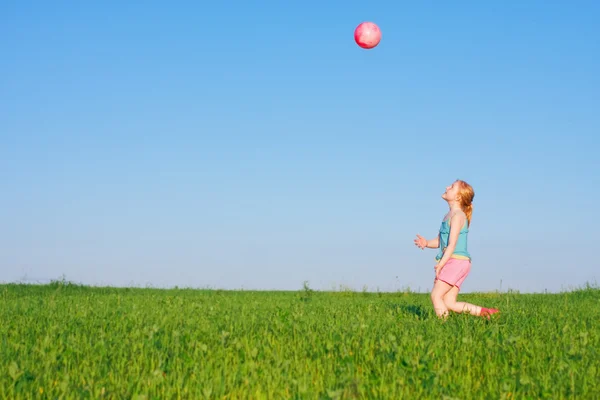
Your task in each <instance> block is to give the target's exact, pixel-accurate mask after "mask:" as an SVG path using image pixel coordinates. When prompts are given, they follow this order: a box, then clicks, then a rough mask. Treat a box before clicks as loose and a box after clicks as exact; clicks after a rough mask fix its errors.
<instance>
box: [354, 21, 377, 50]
mask: <svg viewBox="0 0 600 400" xmlns="http://www.w3.org/2000/svg"><path fill="white" fill-rule="evenodd" d="M354 41H355V42H356V44H358V45H359V46H360V47H362V48H363V49H372V48H373V47H375V46H377V45H378V44H379V42H380V41H381V30H379V27H378V26H377V25H375V24H374V23H373V22H363V23H361V24H360V25H358V26H357V27H356V29H355V30H354Z"/></svg>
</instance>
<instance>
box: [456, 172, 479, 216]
mask: <svg viewBox="0 0 600 400" xmlns="http://www.w3.org/2000/svg"><path fill="white" fill-rule="evenodd" d="M457 182H458V184H459V190H458V193H459V196H460V208H461V209H462V210H463V211H464V213H465V215H466V216H467V221H469V226H471V216H472V215H473V198H474V197H475V191H474V190H473V187H472V186H471V185H469V184H468V183H467V182H465V181H461V180H458V181H457Z"/></svg>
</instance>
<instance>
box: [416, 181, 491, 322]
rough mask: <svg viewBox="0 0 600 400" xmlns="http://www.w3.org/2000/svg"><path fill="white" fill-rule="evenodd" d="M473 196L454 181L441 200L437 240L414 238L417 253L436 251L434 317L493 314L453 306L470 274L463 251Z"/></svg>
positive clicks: (488, 310)
mask: <svg viewBox="0 0 600 400" xmlns="http://www.w3.org/2000/svg"><path fill="white" fill-rule="evenodd" d="M473 197H475V193H474V192H473V188H472V187H471V185H469V184H468V183H466V182H464V181H461V180H457V181H456V182H454V183H453V184H452V185H451V186H448V187H447V188H446V192H444V194H443V195H442V199H444V200H446V202H447V203H448V206H449V207H450V211H448V214H446V216H445V217H444V219H443V221H442V225H441V227H440V231H439V234H438V236H437V237H436V238H435V239H432V240H427V239H425V238H424V237H422V236H420V235H417V238H416V239H415V245H416V246H417V247H419V248H420V249H425V248H426V247H427V248H430V249H437V248H439V249H440V250H439V252H438V255H437V256H436V258H435V259H436V261H437V264H436V266H435V280H434V284H433V290H432V291H431V301H432V303H433V307H434V309H435V313H436V314H437V316H438V317H444V318H445V317H446V316H447V315H448V310H452V311H454V312H469V313H470V314H472V315H480V316H485V317H488V318H489V317H490V315H491V314H494V313H497V312H498V310H496V309H495V308H485V307H480V306H476V305H473V304H469V303H463V302H457V301H456V297H457V296H458V292H459V291H460V286H461V285H462V283H463V282H464V280H465V278H466V277H467V275H469V271H471V255H470V254H469V252H468V251H467V236H468V233H469V226H470V225H471V215H472V213H473V204H472V202H473Z"/></svg>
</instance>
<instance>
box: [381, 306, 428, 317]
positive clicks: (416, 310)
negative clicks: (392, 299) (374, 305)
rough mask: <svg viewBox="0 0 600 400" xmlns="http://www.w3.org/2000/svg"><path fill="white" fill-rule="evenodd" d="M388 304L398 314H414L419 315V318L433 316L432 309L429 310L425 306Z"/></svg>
mask: <svg viewBox="0 0 600 400" xmlns="http://www.w3.org/2000/svg"><path fill="white" fill-rule="evenodd" d="M388 306H389V307H390V308H391V309H393V310H394V311H395V312H396V313H398V314H405V315H406V314H408V315H414V316H415V317H417V318H419V319H429V318H431V316H432V314H431V312H430V311H431V310H429V309H427V308H425V307H423V306H419V305H415V304H394V303H389V304H388Z"/></svg>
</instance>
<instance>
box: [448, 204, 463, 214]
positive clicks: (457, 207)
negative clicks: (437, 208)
mask: <svg viewBox="0 0 600 400" xmlns="http://www.w3.org/2000/svg"><path fill="white" fill-rule="evenodd" d="M448 208H450V211H449V212H450V213H453V212H456V211H462V207H461V206H460V204H458V203H456V202H451V203H450V202H449V203H448Z"/></svg>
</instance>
